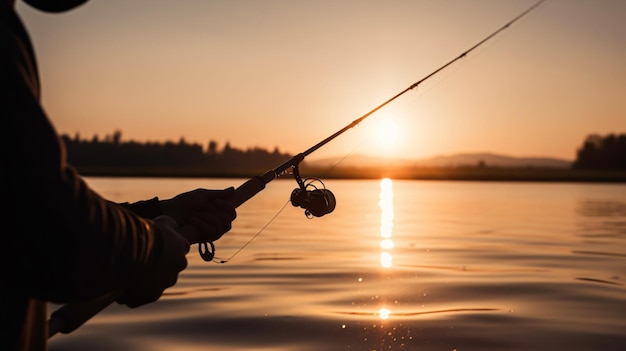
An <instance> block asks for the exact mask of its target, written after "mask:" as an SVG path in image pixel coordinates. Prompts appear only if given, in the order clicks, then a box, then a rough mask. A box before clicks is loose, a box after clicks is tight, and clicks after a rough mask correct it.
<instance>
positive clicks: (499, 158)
mask: <svg viewBox="0 0 626 351" xmlns="http://www.w3.org/2000/svg"><path fill="white" fill-rule="evenodd" d="M340 160H341V158H339V157H337V158H327V159H321V160H314V161H309V160H307V161H306V164H307V165H309V166H312V167H329V166H331V165H334V164H336V163H337V162H339V161H340ZM479 163H482V164H484V165H485V166H487V167H540V168H570V167H571V166H572V161H569V160H563V159H557V158H549V157H512V156H505V155H497V154H493V153H462V154H454V155H441V156H434V157H430V158H425V159H418V160H407V159H389V158H383V157H371V156H364V155H353V156H350V157H347V158H346V159H345V160H343V161H341V162H340V163H339V166H340V167H341V166H344V167H359V166H387V167H389V166H417V167H463V166H476V165H478V164H479Z"/></svg>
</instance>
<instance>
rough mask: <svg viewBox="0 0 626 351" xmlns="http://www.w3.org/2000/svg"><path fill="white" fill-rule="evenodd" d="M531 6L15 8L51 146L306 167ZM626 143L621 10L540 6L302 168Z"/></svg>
mask: <svg viewBox="0 0 626 351" xmlns="http://www.w3.org/2000/svg"><path fill="white" fill-rule="evenodd" d="M535 2H536V0H472V1H470V0H407V1H400V0H386V1H372V0H342V1H331V0H328V1H327V0H315V1H293V0H264V1H258V0H229V1H208V0H185V1H164V0H133V1H124V0H91V1H90V2H88V3H87V4H85V5H82V6H80V7H78V8H76V9H74V10H71V11H69V12H66V13H62V14H47V13H42V12H38V11H36V10H33V9H32V8H30V7H29V6H28V5H26V4H24V3H22V2H19V1H18V4H17V6H16V8H17V10H18V13H19V14H20V16H21V17H22V20H23V21H24V23H25V25H26V26H27V28H28V30H29V33H30V35H31V38H32V40H33V43H34V46H35V52H36V55H37V58H38V62H39V69H40V76H41V80H42V102H43V105H44V108H45V109H46V111H47V113H48V115H49V117H50V119H51V121H52V122H53V124H54V125H55V127H56V129H57V131H58V132H59V133H63V134H69V135H72V136H73V135H76V134H77V133H78V134H79V135H80V136H81V138H84V139H91V138H92V137H93V136H94V135H98V136H99V137H100V138H103V137H104V136H105V135H110V134H113V132H114V131H116V130H120V131H122V139H123V140H135V141H140V142H145V141H160V142H164V141H179V140H180V139H181V138H184V139H185V140H186V141H187V142H194V143H195V142H197V143H200V144H202V145H207V144H208V142H209V141H210V140H213V141H216V142H218V144H219V145H220V146H223V145H224V144H225V143H227V142H228V143H230V145H231V146H233V147H237V148H242V149H245V148H250V147H262V148H267V149H270V150H273V149H274V148H278V149H279V150H280V151H282V152H288V153H290V154H296V153H299V152H303V151H305V150H307V149H309V148H310V147H311V146H313V145H315V144H317V143H318V142H319V141H321V140H323V139H325V138H326V137H328V136H330V135H331V134H333V133H334V132H336V131H338V130H340V129H342V128H343V127H345V126H347V125H349V124H350V123H351V122H352V121H354V120H355V119H357V118H359V117H360V116H362V115H364V114H365V113H367V112H369V111H370V110H372V109H373V108H375V107H376V106H378V105H380V104H381V103H383V102H384V101H386V100H387V99H389V98H391V97H392V96H394V95H396V94H397V93H399V92H401V91H403V90H404V89H405V88H407V87H409V86H410V85H411V84H413V83H415V82H417V81H419V80H420V79H422V78H423V77H425V76H427V75H428V74H430V73H431V72H433V71H435V70H436V69H437V68H439V67H441V66H442V65H444V64H445V63H446V62H448V61H450V60H452V59H454V58H455V57H457V56H458V55H460V54H461V53H462V52H464V51H465V50H467V49H469V48H470V47H472V46H473V45H474V44H476V43H478V42H479V41H480V40H482V39H484V38H485V37H487V36H488V35H490V34H491V33H493V32H494V31H496V30H497V29H499V28H500V27H501V26H503V25H504V24H505V23H507V22H508V21H509V20H511V19H513V18H514V17H515V16H517V15H518V14H519V13H521V12H523V11H524V10H525V9H527V8H529V7H530V6H532V5H533V4H534V3H535ZM609 133H626V1H623V0H547V1H546V2H545V3H543V4H542V5H541V6H539V7H538V8H537V9H536V10H534V11H533V12H531V13H530V14H529V15H528V16H527V17H524V18H523V19H522V20H520V21H519V22H516V23H515V24H514V25H513V26H511V27H509V28H508V29H506V30H504V31H503V32H502V33H500V34H499V35H498V36H496V37H495V38H493V39H492V40H490V41H488V42H487V43H485V44H484V45H482V46H480V47H479V48H478V49H477V50H476V51H473V52H472V53H471V54H470V55H468V56H467V57H466V58H464V59H462V60H459V61H457V62H456V63H455V64H453V65H451V66H450V67H448V68H447V69H445V70H443V71H442V72H440V73H438V74H436V75H435V76H433V77H432V78H430V79H428V80H427V81H425V82H424V83H422V84H421V85H420V86H419V87H418V88H417V89H414V90H411V91H409V92H407V93H405V94H404V95H402V96H401V97H400V98H398V99H396V100H394V101H393V102H392V103H390V104H389V105H387V106H386V107H384V108H383V109H381V110H380V111H378V112H376V113H374V114H373V115H372V116H371V117H368V118H367V119H366V120H365V121H363V123H361V124H360V125H359V126H358V127H356V128H352V129H350V130H348V131H346V132H345V133H343V134H342V135H340V136H339V137H337V138H336V139H334V140H333V141H331V142H329V143H328V144H327V145H325V146H323V147H322V148H320V149H319V150H317V151H315V152H314V153H313V154H311V155H310V156H309V158H310V159H319V158H325V157H332V156H349V155H354V154H368V155H376V156H386V157H398V158H407V159H419V158H427V157H432V156H437V155H451V154H455V153H467V152H493V153H499V154H504V155H509V156H517V157H554V158H562V159H568V160H573V159H574V158H575V157H576V150H577V149H578V148H579V147H580V146H581V145H582V143H583V141H584V139H585V138H586V137H587V136H588V135H589V134H600V135H606V134H609Z"/></svg>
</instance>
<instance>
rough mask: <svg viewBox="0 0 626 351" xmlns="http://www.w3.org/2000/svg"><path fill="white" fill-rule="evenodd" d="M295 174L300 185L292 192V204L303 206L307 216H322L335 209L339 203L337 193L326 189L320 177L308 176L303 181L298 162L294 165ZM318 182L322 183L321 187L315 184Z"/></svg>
mask: <svg viewBox="0 0 626 351" xmlns="http://www.w3.org/2000/svg"><path fill="white" fill-rule="evenodd" d="M293 176H294V178H296V182H297V183H298V185H299V186H300V187H299V188H296V189H293V191H292V192H291V204H292V205H293V206H294V207H301V208H303V209H304V214H305V215H306V216H307V218H313V217H322V216H323V215H326V214H329V213H331V212H333V210H335V206H336V204H337V201H336V199H335V195H334V194H333V193H332V192H331V191H330V190H328V189H326V186H325V185H324V183H323V182H322V181H321V180H320V179H318V178H306V179H305V180H304V181H303V180H302V178H300V172H299V168H298V165H297V164H296V165H295V166H293ZM305 181H308V183H305ZM316 182H317V183H319V184H321V188H319V187H317V186H316V185H315V183H316Z"/></svg>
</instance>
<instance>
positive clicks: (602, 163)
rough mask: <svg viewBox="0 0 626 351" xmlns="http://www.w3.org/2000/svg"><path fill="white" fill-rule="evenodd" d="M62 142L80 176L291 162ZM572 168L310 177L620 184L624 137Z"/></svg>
mask: <svg viewBox="0 0 626 351" xmlns="http://www.w3.org/2000/svg"><path fill="white" fill-rule="evenodd" d="M62 138H63V141H64V143H65V145H66V148H67V157H68V162H69V163H70V164H71V165H72V166H74V167H76V168H77V169H78V171H79V172H81V173H82V174H84V175H100V176H102V175H105V176H106V175H111V176H185V177H188V176H202V177H207V176H223V177H251V176H254V175H258V174H262V173H264V172H265V171H267V170H269V169H273V168H275V167H276V166H278V165H280V164H282V163H283V162H285V161H287V160H289V159H290V158H291V157H292V156H293V155H289V154H287V153H282V152H280V151H279V149H278V148H274V150H272V151H268V150H266V149H263V148H260V147H254V148H248V149H238V148H235V147H232V146H231V145H230V143H228V142H227V143H226V144H225V145H223V146H220V145H219V144H218V143H217V142H216V141H213V140H210V141H209V142H208V143H207V145H206V147H203V146H202V145H201V144H198V143H189V142H187V141H185V139H184V138H181V139H180V140H179V141H178V142H172V141H167V142H143V143H142V142H136V141H132V140H131V141H123V140H122V132H121V131H115V132H114V133H113V134H111V135H106V136H105V137H104V138H103V139H100V138H99V137H98V136H97V135H95V136H94V137H92V138H91V139H89V140H87V139H82V138H81V137H80V135H78V134H77V135H75V136H74V137H69V136H68V135H62ZM303 166H305V167H304V168H305V169H306V168H307V167H306V165H304V164H303ZM481 166H482V167H481ZM572 167H573V170H572V169H570V170H567V169H564V170H563V172H560V171H559V172H556V171H554V170H552V171H550V172H548V173H546V172H547V171H548V170H542V169H533V170H526V173H525V172H524V171H523V170H521V169H518V168H510V169H508V170H507V169H506V168H504V169H502V170H498V169H497V168H498V167H496V168H494V167H485V165H484V164H483V165H481V164H480V163H479V164H478V165H477V166H475V167H470V168H471V169H469V168H468V167H464V168H463V169H443V170H439V171H435V170H434V169H430V170H429V168H428V167H426V168H424V167H417V168H416V167H411V166H394V167H381V166H373V165H367V164H363V165H360V166H358V167H354V166H351V167H348V166H344V167H342V166H339V167H338V168H337V169H335V173H332V174H329V172H328V170H327V169H326V170H319V169H318V170H315V171H316V172H317V171H324V173H326V174H327V176H334V177H345V178H358V177H361V178H363V177H379V176H395V177H402V178H420V179H422V178H423V179H457V178H458V179H480V180H482V179H491V178H493V179H502V180H521V179H534V180H558V179H563V180H585V181H586V180H593V179H598V180H607V181H615V180H618V181H623V180H624V179H625V177H626V173H625V172H624V171H626V134H621V135H615V134H609V135H606V136H600V135H596V134H593V135H589V136H588V137H587V138H586V139H585V141H584V143H583V145H582V147H581V148H580V149H578V153H577V158H576V160H575V161H574V162H573V166H572ZM431 168H432V167H431ZM448 168H449V167H448ZM500 168H502V167H500ZM531 171H532V172H531ZM394 172H395V173H394ZM433 172H435V173H433ZM442 172H443V173H442ZM459 172H460V173H459ZM528 172H531V173H532V174H529V173H528ZM568 172H569V173H568ZM598 172H604V173H602V174H600V173H598ZM305 173H306V170H305ZM392 173H393V174H392ZM496 173H497V174H496ZM570 173H572V174H570ZM573 173H576V174H575V175H574V174H573ZM616 175H617V178H615V177H616ZM572 177H573V178H572ZM518 178H519V179H518Z"/></svg>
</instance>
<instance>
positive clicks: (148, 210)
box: [120, 197, 163, 218]
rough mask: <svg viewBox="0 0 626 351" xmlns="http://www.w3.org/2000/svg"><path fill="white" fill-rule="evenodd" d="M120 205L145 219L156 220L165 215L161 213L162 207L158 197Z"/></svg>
mask: <svg viewBox="0 0 626 351" xmlns="http://www.w3.org/2000/svg"><path fill="white" fill-rule="evenodd" d="M120 205H121V206H124V208H127V209H129V210H131V211H133V212H134V213H135V214H137V215H138V216H141V217H145V218H155V217H158V216H160V215H162V214H163V213H162V212H161V205H160V204H159V198H158V197H153V198H152V199H149V200H143V201H137V202H133V203H128V202H124V203H121V204H120Z"/></svg>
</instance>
